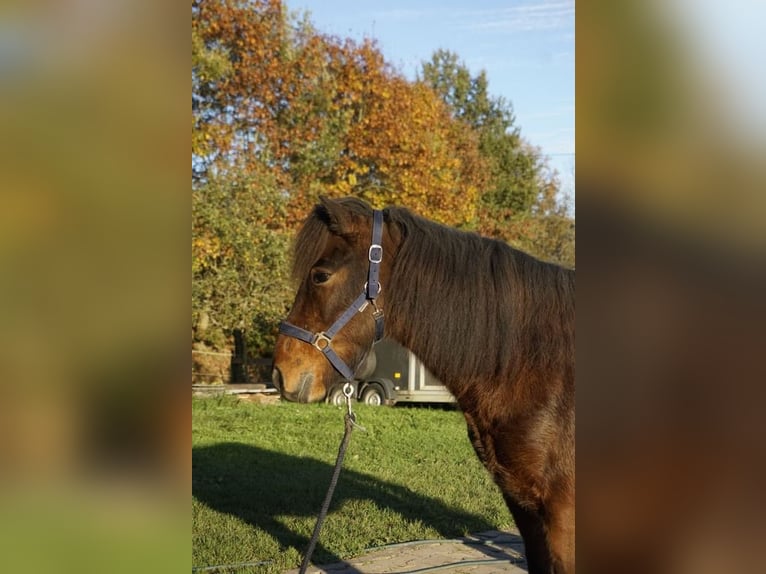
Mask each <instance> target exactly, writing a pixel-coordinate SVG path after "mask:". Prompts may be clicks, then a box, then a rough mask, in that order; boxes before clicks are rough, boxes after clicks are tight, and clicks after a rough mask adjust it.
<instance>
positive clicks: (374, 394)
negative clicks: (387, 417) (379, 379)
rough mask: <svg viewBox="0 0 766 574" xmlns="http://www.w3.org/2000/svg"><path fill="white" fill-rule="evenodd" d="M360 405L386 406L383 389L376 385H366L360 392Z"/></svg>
mask: <svg viewBox="0 0 766 574" xmlns="http://www.w3.org/2000/svg"><path fill="white" fill-rule="evenodd" d="M362 403H364V404H365V405H372V406H375V407H379V406H381V405H384V404H386V395H385V393H384V392H383V387H381V386H380V385H379V384H377V383H371V384H369V385H367V386H366V387H365V388H364V390H363V391H362Z"/></svg>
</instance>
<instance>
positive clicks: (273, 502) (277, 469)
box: [192, 443, 495, 563]
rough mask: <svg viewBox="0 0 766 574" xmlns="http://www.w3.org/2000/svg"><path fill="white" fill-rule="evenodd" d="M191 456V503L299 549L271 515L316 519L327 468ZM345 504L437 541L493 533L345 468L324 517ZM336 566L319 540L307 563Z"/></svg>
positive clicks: (233, 449)
mask: <svg viewBox="0 0 766 574" xmlns="http://www.w3.org/2000/svg"><path fill="white" fill-rule="evenodd" d="M192 453H193V454H192V456H193V459H192V472H193V474H192V494H193V495H194V497H195V498H196V499H197V500H199V501H200V502H202V503H204V504H206V505H207V506H208V507H210V508H212V509H214V510H217V511H219V512H224V513H227V514H230V515H233V516H236V517H238V518H240V519H241V520H243V521H245V522H247V523H248V524H251V525H252V526H254V527H255V528H258V529H261V530H263V531H264V532H267V533H268V534H270V535H271V536H272V537H274V538H275V539H276V540H277V541H278V542H279V544H280V545H281V546H282V548H288V547H290V546H292V547H294V548H296V549H298V551H299V552H300V553H301V554H302V553H303V552H304V551H305V549H306V547H307V545H308V537H306V536H303V535H300V534H297V533H296V532H293V531H292V530H290V529H289V528H287V527H286V526H285V525H284V524H283V523H281V522H280V521H278V520H277V518H276V517H278V516H279V515H290V516H305V517H315V516H316V515H317V513H318V512H319V508H320V506H321V505H322V501H323V500H324V496H325V494H326V492H327V487H328V485H329V482H330V477H331V475H332V468H333V467H332V465H330V464H326V463H323V462H320V461H317V460H314V459H310V458H301V457H296V456H290V455H285V454H281V453H278V452H273V451H270V450H265V449H261V448H258V447H255V446H250V445H244V444H239V443H221V444H216V445H213V446H205V447H196V448H194V449H193V451H192ZM467 495H468V493H467ZM352 499H363V500H371V501H373V502H374V503H375V504H376V505H377V506H379V507H380V508H386V509H389V510H392V511H394V512H397V513H398V514H400V515H401V516H402V517H403V518H405V519H406V520H408V521H416V520H419V521H421V522H422V523H423V524H425V525H426V526H430V527H432V528H433V529H434V530H436V531H437V532H438V533H439V535H440V536H441V537H443V538H451V537H454V536H459V535H461V534H462V533H463V532H481V531H486V530H492V529H494V528H495V526H494V525H493V524H490V523H489V522H487V521H486V520H485V519H483V518H482V517H480V516H477V515H475V514H470V513H467V512H464V511H461V510H459V509H455V508H450V507H449V506H446V505H445V504H444V503H443V502H442V501H440V500H437V499H434V498H431V497H428V496H423V495H419V494H417V493H414V492H412V491H411V490H408V489H407V488H404V487H402V486H400V485H397V484H391V483H388V482H384V481H381V480H378V479H375V478H373V477H370V476H367V475H364V474H361V473H358V472H355V471H351V470H347V469H345V468H344V469H343V470H342V471H341V474H340V480H339V482H338V486H337V489H336V491H335V495H334V497H333V502H332V505H331V507H330V513H332V512H333V511H334V510H336V509H337V508H338V507H339V506H341V505H342V504H343V503H344V502H346V501H348V500H352ZM337 561H341V559H340V558H339V557H338V556H336V555H335V554H333V553H332V552H330V551H329V550H327V549H326V548H325V547H323V546H322V543H321V538H320V542H319V544H317V548H316V550H315V552H314V557H313V559H312V562H315V563H331V562H337Z"/></svg>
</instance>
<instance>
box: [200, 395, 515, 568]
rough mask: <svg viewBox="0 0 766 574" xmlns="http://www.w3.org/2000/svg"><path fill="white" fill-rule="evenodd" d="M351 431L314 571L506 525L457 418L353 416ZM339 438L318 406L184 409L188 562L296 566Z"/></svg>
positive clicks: (332, 415)
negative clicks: (401, 545) (188, 428)
mask: <svg viewBox="0 0 766 574" xmlns="http://www.w3.org/2000/svg"><path fill="white" fill-rule="evenodd" d="M355 411H356V413H357V418H358V421H359V423H360V424H361V425H363V426H364V427H365V428H366V429H367V432H366V433H365V432H360V431H359V430H358V429H357V430H355V431H354V433H353V435H352V437H351V444H350V445H349V448H348V452H347V454H346V460H345V462H344V465H343V470H342V472H341V476H340V481H339V482H338V486H337V489H336V491H335V497H334V499H333V504H332V506H331V507H330V512H329V513H328V516H327V520H326V521H325V524H324V527H323V529H322V534H321V537H320V540H319V544H318V545H317V549H316V551H315V553H314V557H313V561H314V562H317V563H322V562H331V561H337V560H341V559H345V558H349V557H352V556H357V555H359V554H362V553H363V552H364V551H365V550H366V549H368V548H372V547H375V546H381V545H385V544H391V543H395V542H403V541H408V540H419V539H425V538H450V537H454V536H461V535H464V534H467V533H469V532H479V531H482V530H490V529H495V528H506V527H508V526H510V525H511V524H512V521H511V517H510V514H509V513H508V511H507V509H506V507H505V505H504V503H503V500H502V497H501V496H500V493H499V491H498V489H497V487H496V486H495V485H494V483H493V482H492V481H491V479H490V478H489V475H488V474H487V472H486V471H485V470H484V468H483V467H482V466H481V464H480V463H479V461H478V459H477V458H476V456H475V455H474V453H473V449H472V448H471V445H470V443H469V442H468V438H467V435H466V429H465V423H464V422H463V417H462V415H461V414H460V413H459V412H456V411H449V410H440V409H428V408H411V407H395V408H381V407H365V406H364V405H358V406H355ZM342 436H343V410H342V409H341V408H338V407H334V406H331V405H324V404H316V405H297V404H291V403H280V404H276V405H257V404H251V403H245V402H240V401H237V400H236V399H232V398H229V397H224V398H218V399H194V401H193V424H192V437H193V439H192V440H193V463H192V468H193V481H192V484H193V487H192V488H193V495H194V497H193V502H192V513H193V526H192V529H193V531H192V534H193V564H194V566H210V565H217V564H234V563H243V562H255V561H269V562H270V563H269V564H267V565H266V566H262V567H257V568H249V569H242V570H240V571H241V572H245V571H251V572H253V571H257V572H280V571H283V570H286V569H289V568H294V567H297V566H298V565H299V564H300V557H301V553H302V552H303V551H304V550H305V548H306V546H307V543H308V539H309V538H310V536H311V532H312V530H313V527H314V522H315V520H316V514H317V513H318V512H319V508H320V506H321V504H322V500H323V499H324V495H325V493H326V491H327V487H328V484H329V481H330V476H331V474H332V467H333V465H334V464H335V458H336V456H337V452H338V445H339V443H340V440H341V438H342Z"/></svg>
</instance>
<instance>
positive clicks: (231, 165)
mask: <svg viewBox="0 0 766 574" xmlns="http://www.w3.org/2000/svg"><path fill="white" fill-rule="evenodd" d="M192 7H193V10H192V16H193V29H194V31H195V33H196V34H198V35H199V37H200V38H202V40H203V41H204V43H205V45H206V46H207V47H209V48H211V49H216V50H222V51H224V52H225V53H226V54H227V56H228V59H229V60H230V62H231V64H232V72H231V73H230V74H228V75H227V76H226V77H225V78H221V79H219V80H209V81H207V82H206V81H205V80H204V79H201V81H200V82H199V85H200V88H199V89H198V92H199V94H200V95H201V97H203V98H207V102H208V103H209V104H210V105H211V106H212V108H213V109H215V110H216V113H215V114H208V115H207V116H205V117H203V116H202V114H198V116H197V117H195V123H194V124H193V125H194V126H195V127H194V129H195V130H197V131H198V132H199V133H196V134H195V141H204V142H206V144H207V148H206V149H209V150H213V151H212V152H211V153H210V154H209V158H215V161H216V167H217V170H218V171H219V173H220V171H221V170H224V171H225V170H227V169H230V170H237V171H239V172H242V171H244V172H249V173H267V172H268V174H269V175H271V176H272V177H273V178H274V179H275V181H277V182H278V185H279V186H280V187H281V188H282V189H283V190H285V192H287V193H288V194H289V197H290V201H289V210H288V217H287V224H288V225H293V224H296V223H297V222H298V221H299V220H300V219H301V218H302V217H303V216H304V215H305V213H306V212H307V210H308V209H309V208H310V206H311V205H312V204H313V203H315V201H316V199H317V197H318V195H320V194H326V195H331V196H338V195H357V196H360V197H363V198H364V199H367V200H368V201H370V202H371V203H372V204H374V205H375V206H381V205H384V204H390V203H396V204H399V205H406V206H408V207H411V208H412V209H414V210H416V211H418V212H419V213H422V214H423V215H427V216H429V217H431V218H434V219H437V220H439V221H442V222H444V223H447V224H452V225H469V224H471V223H473V222H474V220H475V217H476V213H475V209H476V205H477V200H478V197H479V193H480V190H481V189H482V188H483V187H484V186H485V184H486V176H485V173H487V170H486V167H485V164H484V161H483V160H482V158H481V156H480V154H479V151H478V141H477V136H476V134H475V133H474V132H472V130H471V129H470V128H469V127H468V126H467V125H466V124H464V123H462V122H460V121H459V120H455V119H453V118H452V117H451V115H450V113H449V110H448V109H447V107H446V104H444V103H443V102H442V101H441V100H440V99H439V98H438V96H436V94H434V92H433V91H432V90H430V89H429V88H428V87H426V86H425V85H423V84H420V83H412V82H408V81H407V80H406V79H405V78H404V77H403V76H402V75H401V74H399V73H398V72H397V71H396V70H394V69H393V68H392V67H391V66H390V65H388V64H386V62H385V61H384V59H383V56H382V54H381V53H380V51H379V50H378V48H377V46H376V44H375V42H373V41H370V40H365V41H363V42H361V43H357V42H353V41H351V40H340V39H338V38H335V37H331V36H326V35H322V34H319V33H318V32H316V31H315V30H314V29H313V28H311V26H310V25H308V24H306V23H301V22H295V21H292V20H291V19H290V18H288V17H287V16H286V15H285V11H284V10H283V6H282V4H281V2H279V1H277V0H253V1H251V2H247V3H244V2H239V1H236V0H207V1H205V2H201V1H197V0H195V1H193V3H192Z"/></svg>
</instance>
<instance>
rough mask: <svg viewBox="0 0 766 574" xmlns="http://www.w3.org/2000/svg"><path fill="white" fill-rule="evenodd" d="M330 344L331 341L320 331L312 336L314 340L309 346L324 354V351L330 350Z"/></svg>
mask: <svg viewBox="0 0 766 574" xmlns="http://www.w3.org/2000/svg"><path fill="white" fill-rule="evenodd" d="M331 342H332V339H330V337H328V336H327V335H325V333H324V331H321V332H319V333H317V334H316V335H314V340H313V341H311V344H312V345H314V347H316V349H317V350H318V351H321V352H323V353H324V351H325V349H329V348H330V343H331Z"/></svg>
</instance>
